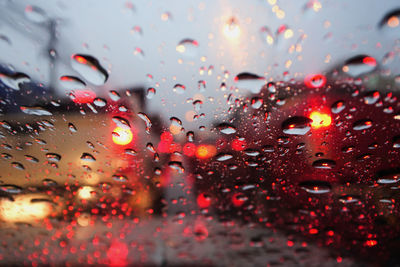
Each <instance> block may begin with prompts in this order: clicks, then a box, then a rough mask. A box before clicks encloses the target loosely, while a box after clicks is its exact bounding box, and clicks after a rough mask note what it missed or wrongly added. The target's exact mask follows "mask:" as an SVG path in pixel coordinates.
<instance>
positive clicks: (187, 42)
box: [176, 39, 199, 57]
mask: <svg viewBox="0 0 400 267" xmlns="http://www.w3.org/2000/svg"><path fill="white" fill-rule="evenodd" d="M198 47H199V43H198V42H197V41H196V40H193V39H184V40H182V41H180V42H179V44H178V45H177V46H176V51H178V52H179V53H181V54H182V55H184V56H187V57H194V56H196V55H197V51H198Z"/></svg>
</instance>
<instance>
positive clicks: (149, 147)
mask: <svg viewBox="0 0 400 267" xmlns="http://www.w3.org/2000/svg"><path fill="white" fill-rule="evenodd" d="M146 148H147V150H148V151H150V152H151V153H156V152H157V151H156V149H155V148H154V146H153V144H152V143H147V145H146Z"/></svg>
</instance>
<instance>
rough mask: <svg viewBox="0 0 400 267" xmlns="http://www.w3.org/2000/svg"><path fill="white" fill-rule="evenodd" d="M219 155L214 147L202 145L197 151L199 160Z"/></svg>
mask: <svg viewBox="0 0 400 267" xmlns="http://www.w3.org/2000/svg"><path fill="white" fill-rule="evenodd" d="M216 153H217V149H216V148H215V146H213V145H200V146H198V147H197V149H196V157H197V158H199V159H208V158H211V157H213V156H214V155H215V154H216Z"/></svg>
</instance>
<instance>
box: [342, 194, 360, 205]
mask: <svg viewBox="0 0 400 267" xmlns="http://www.w3.org/2000/svg"><path fill="white" fill-rule="evenodd" d="M339 201H340V202H342V203H343V204H352V203H358V202H360V199H359V196H354V195H345V196H341V197H339Z"/></svg>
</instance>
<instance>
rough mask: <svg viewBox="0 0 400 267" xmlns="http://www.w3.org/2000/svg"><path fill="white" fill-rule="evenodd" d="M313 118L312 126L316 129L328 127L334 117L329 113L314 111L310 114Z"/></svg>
mask: <svg viewBox="0 0 400 267" xmlns="http://www.w3.org/2000/svg"><path fill="white" fill-rule="evenodd" d="M310 119H311V120H312V123H311V127H312V128H314V129H317V128H320V127H328V126H329V125H331V123H332V118H331V116H330V115H329V114H326V113H320V112H318V111H314V112H312V113H311V114H310Z"/></svg>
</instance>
